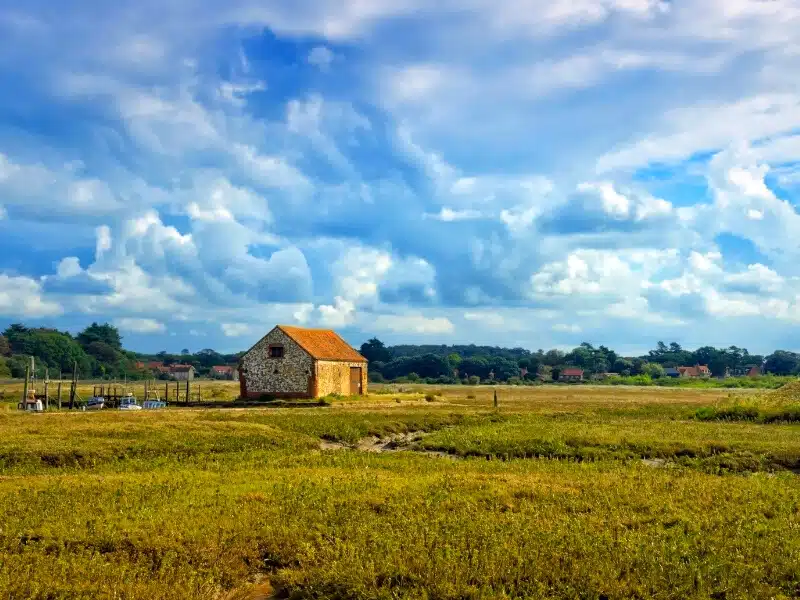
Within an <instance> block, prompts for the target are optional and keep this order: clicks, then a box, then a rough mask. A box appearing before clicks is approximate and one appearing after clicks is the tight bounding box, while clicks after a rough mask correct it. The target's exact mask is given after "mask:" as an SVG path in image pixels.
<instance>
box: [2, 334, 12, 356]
mask: <svg viewBox="0 0 800 600" xmlns="http://www.w3.org/2000/svg"><path fill="white" fill-rule="evenodd" d="M0 356H11V344H9V343H8V338H6V336H4V335H0Z"/></svg>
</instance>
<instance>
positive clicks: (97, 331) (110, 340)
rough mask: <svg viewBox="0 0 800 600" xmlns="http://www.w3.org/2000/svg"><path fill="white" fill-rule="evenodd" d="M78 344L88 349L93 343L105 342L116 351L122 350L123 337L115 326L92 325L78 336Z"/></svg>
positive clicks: (106, 324)
mask: <svg viewBox="0 0 800 600" xmlns="http://www.w3.org/2000/svg"><path fill="white" fill-rule="evenodd" d="M78 342H79V343H80V345H81V346H83V347H84V348H86V347H87V346H88V345H89V344H91V343H92V342H103V343H104V344H108V345H109V346H111V347H112V348H114V349H115V350H122V337H121V336H120V335H119V330H117V328H116V327H114V326H113V325H109V324H108V323H104V324H103V325H98V324H97V323H92V324H91V325H89V327H87V328H86V329H84V330H83V331H81V332H80V333H79V334H78Z"/></svg>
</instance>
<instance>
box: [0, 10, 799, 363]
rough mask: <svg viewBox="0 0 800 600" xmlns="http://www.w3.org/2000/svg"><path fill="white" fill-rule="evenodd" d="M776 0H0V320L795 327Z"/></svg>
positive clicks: (435, 332) (726, 332) (782, 25)
mask: <svg viewBox="0 0 800 600" xmlns="http://www.w3.org/2000/svg"><path fill="white" fill-rule="evenodd" d="M798 32H800V0H684V1H681V2H677V1H670V0H546V1H545V0H506V1H505V2H496V1H490V0H458V2H456V1H454V0H440V1H439V2H435V3H432V2H423V1H422V0H314V1H311V0H295V1H293V2H284V1H278V0H229V1H228V2H224V3H222V2H210V1H209V0H171V1H170V2H163V0H162V1H158V2H157V1H155V0H138V1H137V2H128V1H124V0H123V1H122V2H105V1H101V0H71V1H70V2H66V3H57V4H54V3H53V2H52V1H46V0H29V1H28V2H25V3H21V2H17V1H16V0H14V1H12V0H0V39H2V40H3V43H2V44H0V88H1V89H3V94H0V324H3V325H7V324H9V323H14V322H24V323H26V324H28V325H31V326H47V327H58V328H60V329H66V330H70V331H78V330H80V329H81V328H83V327H85V326H86V325H88V324H89V323H91V322H93V321H99V322H110V323H113V324H114V325H116V326H117V327H118V328H119V329H120V330H121V333H122V335H123V337H124V342H125V345H126V346H127V347H129V348H132V349H135V350H139V351H144V352H156V351H159V350H168V351H180V350H182V349H183V348H187V349H189V350H192V351H196V350H199V349H202V348H215V349H218V350H220V351H237V350H241V349H246V348H247V347H249V346H250V345H251V344H252V343H254V342H255V341H256V340H258V339H259V338H260V337H261V336H263V335H264V334H265V333H266V332H267V331H268V330H269V329H271V328H272V326H274V325H275V324H277V323H282V324H296V325H306V326H309V327H330V328H334V329H336V330H337V331H339V332H341V333H342V334H343V335H344V337H345V338H346V339H347V340H348V341H350V343H352V344H354V345H360V344H361V343H362V342H363V341H365V340H366V339H368V338H371V337H373V336H376V337H378V338H380V339H381V340H383V341H385V342H386V343H389V344H391V343H432V344H451V343H476V344H491V345H503V346H521V347H525V348H530V349H532V350H535V349H538V348H552V347H559V348H568V347H572V346H575V345H577V344H579V343H581V342H583V341H588V342H591V343H594V344H605V345H608V346H611V347H613V348H615V349H618V350H619V351H622V352H639V351H643V350H646V349H648V348H652V347H654V346H655V344H656V342H657V341H658V340H664V341H667V342H669V341H677V342H679V343H681V344H683V345H684V346H685V347H688V348H694V347H697V346H700V345H707V344H711V345H717V346H728V345H731V344H736V345H739V346H745V347H747V348H749V349H750V350H751V351H753V352H768V351H772V350H774V349H776V348H783V349H789V350H798V349H800V347H798V343H800V342H798V339H800V338H798V336H797V335H796V333H795V332H796V331H797V328H798V325H800V304H799V303H798V292H800V214H799V213H798V208H797V200H798V191H800V80H798V78H797V77H796V74H797V72H798V70H799V69H800V33H798Z"/></svg>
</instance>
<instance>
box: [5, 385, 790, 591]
mask: <svg viewBox="0 0 800 600" xmlns="http://www.w3.org/2000/svg"><path fill="white" fill-rule="evenodd" d="M218 385H220V386H223V387H222V388H220V391H219V392H218V393H219V394H220V396H221V398H220V399H222V396H223V394H224V393H225V390H226V389H227V388H225V387H224V386H226V385H227V386H229V387H232V388H233V390H234V391H233V393H234V394H235V387H233V386H231V384H218ZM89 391H91V390H89ZM373 391H374V392H375V393H373V395H371V396H369V397H367V398H363V399H358V400H356V399H342V400H340V401H335V402H334V403H333V404H332V405H331V406H320V407H315V408H303V409H286V408H258V409H202V410H200V409H197V410H194V409H168V410H165V411H142V412H140V413H120V412H116V411H103V412H99V413H81V412H72V413H69V412H60V413H59V412H53V413H46V414H39V415H34V414H20V413H19V412H17V411H14V410H9V409H6V410H0V506H1V507H2V509H0V510H2V516H0V597H1V598H10V599H20V600H21V599H27V598H41V599H44V598H47V599H60V598H116V599H122V598H148V599H149V598H154V599H159V598H160V599H186V598H201V599H219V600H234V599H237V600H238V599H241V600H243V599H247V598H270V597H287V598H364V599H366V598H385V599H392V598H428V599H442V600H443V599H456V598H458V599H465V598H469V599H478V598H505V599H511V598H570V599H595V600H600V599H623V598H641V599H645V598H664V599H667V598H675V599H679V598H680V599H683V598H693V599H694V598H697V599H699V598H713V599H715V600H719V599H722V598H725V599H734V598H742V599H744V598H764V599H767V598H775V599H779V598H784V599H787V598H798V597H800V476H799V475H798V474H797V473H798V472H800V424H798V423H795V422H792V421H791V419H787V420H783V421H782V420H780V419H770V420H769V421H766V420H759V419H757V418H745V417H742V415H745V416H746V415H747V414H751V413H752V410H750V409H751V408H752V407H756V410H755V414H756V415H759V414H761V412H759V411H762V412H763V411H772V412H769V414H787V415H792V414H794V413H793V412H792V410H793V409H792V408H791V407H793V406H796V405H797V404H798V402H800V391H798V390H794V389H789V390H784V391H783V392H782V393H780V394H778V395H771V394H774V393H770V392H759V394H760V395H758V396H755V397H752V392H747V393H745V392H740V391H729V390H691V389H669V388H666V389H658V388H656V389H653V388H647V389H644V388H628V387H625V388H609V387H591V386H585V387H576V388H567V387H560V388H556V387H537V388H511V387H508V388H506V387H500V388H498V399H499V408H498V409H496V410H495V409H494V407H493V389H491V388H487V387H480V388H468V387H455V386H454V387H445V388H441V389H438V388H425V387H418V386H404V387H403V389H402V390H400V389H398V388H396V387H395V388H391V387H381V388H377V387H376V388H374V389H373ZM426 396H427V399H426ZM9 406H11V403H8V402H7V403H6V408H8V407H9ZM742 407H744V408H742ZM778 410H780V411H783V412H775V411H778ZM401 434H413V435H407V436H403V435H401ZM365 440H367V441H368V443H365ZM390 440H391V441H390ZM366 450H371V451H366Z"/></svg>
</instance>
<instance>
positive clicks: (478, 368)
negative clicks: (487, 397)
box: [459, 356, 492, 379]
mask: <svg viewBox="0 0 800 600" xmlns="http://www.w3.org/2000/svg"><path fill="white" fill-rule="evenodd" d="M491 370H492V367H491V366H490V365H489V361H488V360H487V359H486V358H485V357H483V356H474V357H470V358H465V359H464V360H462V361H461V365H460V367H459V371H461V372H462V373H464V374H466V375H475V376H476V377H478V378H479V379H487V378H488V377H489V371H491Z"/></svg>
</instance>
